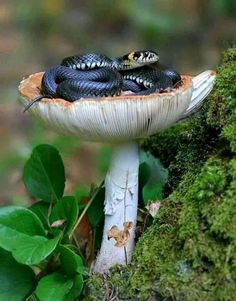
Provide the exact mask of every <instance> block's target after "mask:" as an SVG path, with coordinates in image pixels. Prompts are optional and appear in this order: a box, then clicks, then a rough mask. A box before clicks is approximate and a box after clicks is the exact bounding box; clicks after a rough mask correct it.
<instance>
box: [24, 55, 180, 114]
mask: <svg viewBox="0 0 236 301" xmlns="http://www.w3.org/2000/svg"><path fill="white" fill-rule="evenodd" d="M158 61H159V57H158V54H157V53H156V52H154V51H150V50H143V51H135V52H130V53H128V54H125V55H123V56H121V57H118V58H114V59H112V58H109V57H107V56H106V55H104V54H97V53H88V54H84V55H80V56H78V55H75V56H70V57H67V58H64V59H63V60H62V62H61V64H60V65H56V66H53V67H51V68H49V69H47V70H46V72H45V73H44V75H43V78H42V84H41V86H42V87H41V95H40V96H38V97H36V98H35V99H33V100H32V101H30V102H29V103H28V104H27V106H26V107H25V111H26V110H28V109H29V108H30V107H31V106H32V105H33V104H34V103H36V102H38V101H40V100H41V99H42V98H45V97H46V98H63V99H65V100H67V101H70V102H73V101H75V100H78V99H80V98H88V97H106V96H117V95H120V94H121V92H122V91H131V92H133V93H136V94H138V95H147V94H150V93H154V92H165V91H168V90H170V89H171V88H172V87H173V86H174V85H175V84H176V83H177V82H179V81H180V80H181V77H180V75H179V74H178V73H177V72H176V71H175V70H173V69H166V68H164V69H160V68H159V67H156V65H155V63H156V62H158Z"/></svg>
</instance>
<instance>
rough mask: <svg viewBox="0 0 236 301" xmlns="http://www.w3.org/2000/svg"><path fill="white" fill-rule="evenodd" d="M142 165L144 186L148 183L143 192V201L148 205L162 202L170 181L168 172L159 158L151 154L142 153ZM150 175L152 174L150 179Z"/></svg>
mask: <svg viewBox="0 0 236 301" xmlns="http://www.w3.org/2000/svg"><path fill="white" fill-rule="evenodd" d="M140 163H141V164H140V166H141V168H142V166H143V171H144V172H143V173H144V175H143V176H144V180H143V184H144V183H145V182H146V183H145V184H144V186H143V190H142V197H143V201H144V204H145V205H146V204H148V202H149V201H153V200H160V199H161V198H162V192H163V188H164V185H165V184H166V182H167V179H168V170H167V169H166V168H164V167H163V166H162V164H161V163H160V161H159V160H158V159H157V158H155V157H153V156H152V155H151V154H149V153H145V152H141V156H140ZM144 163H145V164H144ZM145 170H146V171H145ZM145 173H146V177H145ZM148 173H150V176H149V177H148Z"/></svg>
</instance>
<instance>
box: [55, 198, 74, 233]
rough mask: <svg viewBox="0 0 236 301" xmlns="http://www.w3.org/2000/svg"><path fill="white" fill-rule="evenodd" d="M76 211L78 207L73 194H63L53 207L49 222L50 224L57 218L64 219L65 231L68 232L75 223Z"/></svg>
mask: <svg viewBox="0 0 236 301" xmlns="http://www.w3.org/2000/svg"><path fill="white" fill-rule="evenodd" d="M78 212H79V208H78V204H77V201H76V200H75V198H74V197H73V196H65V197H63V198H62V199H60V200H59V201H58V202H57V203H56V204H55V206H54V207H53V209H52V213H51V215H50V223H51V224H52V223H53V222H55V221H57V220H65V222H66V229H65V233H69V232H70V231H71V230H72V229H73V226H74V225H75V223H76V220H77V217H78Z"/></svg>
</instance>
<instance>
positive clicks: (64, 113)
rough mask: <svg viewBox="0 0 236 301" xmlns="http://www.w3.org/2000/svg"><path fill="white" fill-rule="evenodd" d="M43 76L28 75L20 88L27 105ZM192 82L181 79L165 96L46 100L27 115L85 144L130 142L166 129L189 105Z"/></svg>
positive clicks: (185, 77)
mask: <svg viewBox="0 0 236 301" xmlns="http://www.w3.org/2000/svg"><path fill="white" fill-rule="evenodd" d="M42 76H43V72H40V73H35V74H32V75H30V76H29V77H28V78H26V79H24V80H22V82H21V83H20V85H19V93H20V101H21V102H22V103H23V104H24V105H26V104H27V103H28V102H29V101H30V100H32V99H34V98H35V97H37V96H38V95H40V87H41V80H42ZM192 79H193V78H192V77H191V76H182V82H183V83H182V85H181V86H180V87H178V88H177V89H175V90H173V91H171V92H166V93H153V94H150V95H135V94H133V95H121V96H115V97H101V98H84V99H80V100H78V101H75V102H72V103H71V102H68V101H65V100H64V99H59V98H57V99H47V98H44V99H42V100H41V101H40V102H38V103H35V104H34V105H33V106H32V107H31V108H30V109H29V111H30V113H32V114H33V115H35V116H36V117H38V118H39V119H41V120H42V121H43V122H44V123H45V124H46V125H47V126H49V127H50V128H52V129H54V130H56V131H58V132H60V133H63V134H66V135H74V136H77V137H79V138H81V139H83V140H86V141H99V142H102V141H106V142H116V141H129V140H133V139H137V138H142V137H146V136H149V135H152V134H155V133H156V132H159V131H161V130H162V129H164V128H166V127H169V126H170V125H172V124H173V123H175V122H176V121H178V120H179V119H181V116H182V115H183V113H184V112H186V110H187V108H188V107H189V105H190V103H191V97H192V92H193V80H192Z"/></svg>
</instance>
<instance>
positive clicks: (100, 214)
mask: <svg viewBox="0 0 236 301" xmlns="http://www.w3.org/2000/svg"><path fill="white" fill-rule="evenodd" d="M104 200H105V188H101V189H100V190H99V192H98V193H97V195H96V197H95V198H94V200H93V202H92V204H91V205H90V206H89V208H88V210H87V216H88V219H89V222H90V224H91V225H92V227H93V228H95V227H97V226H98V225H99V223H101V222H102V221H103V219H104Z"/></svg>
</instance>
